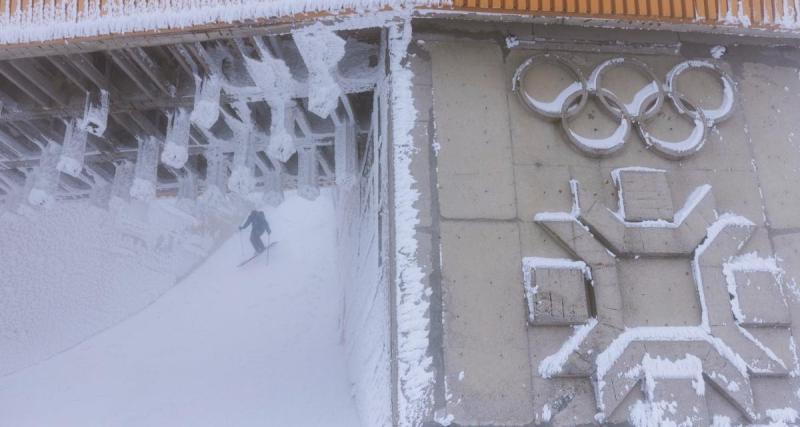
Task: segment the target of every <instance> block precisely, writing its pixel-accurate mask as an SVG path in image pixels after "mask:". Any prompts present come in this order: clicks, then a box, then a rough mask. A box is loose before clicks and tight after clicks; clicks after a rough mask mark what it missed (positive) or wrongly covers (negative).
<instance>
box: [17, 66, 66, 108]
mask: <svg viewBox="0 0 800 427" xmlns="http://www.w3.org/2000/svg"><path fill="white" fill-rule="evenodd" d="M10 63H11V65H12V66H13V67H14V68H16V69H17V71H19V72H20V73H21V74H22V75H23V76H24V77H25V78H26V79H27V80H28V81H30V82H31V83H33V84H34V85H35V86H36V87H37V88H38V89H39V90H41V91H42V92H44V93H45V94H46V95H47V96H48V97H49V98H50V99H52V100H53V101H55V102H56V104H57V105H66V104H67V97H66V95H65V94H64V92H63V91H61V90H59V88H58V87H56V85H55V82H53V79H52V78H50V77H48V76H46V75H44V74H42V72H40V71H39V70H38V69H37V68H36V66H35V65H34V63H33V60H30V59H25V60H20V61H11V62H10Z"/></svg>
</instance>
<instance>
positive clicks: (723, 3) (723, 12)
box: [717, 0, 728, 20]
mask: <svg viewBox="0 0 800 427" xmlns="http://www.w3.org/2000/svg"><path fill="white" fill-rule="evenodd" d="M717 4H718V5H719V17H720V20H724V19H725V16H727V15H728V0H718V3H717Z"/></svg>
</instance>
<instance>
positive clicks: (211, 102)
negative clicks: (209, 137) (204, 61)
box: [191, 74, 222, 129]
mask: <svg viewBox="0 0 800 427" xmlns="http://www.w3.org/2000/svg"><path fill="white" fill-rule="evenodd" d="M194 83H195V90H194V109H193V110H192V114H191V120H192V123H195V124H197V125H198V126H202V127H203V128H205V129H208V128H210V127H211V126H213V125H214V123H216V122H217V119H218V118H219V98H220V90H221V88H222V81H221V79H220V78H219V76H217V75H216V74H211V75H209V76H207V77H206V78H202V79H201V78H200V76H197V75H195V76H194Z"/></svg>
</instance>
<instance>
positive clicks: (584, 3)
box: [578, 0, 589, 13]
mask: <svg viewBox="0 0 800 427" xmlns="http://www.w3.org/2000/svg"><path fill="white" fill-rule="evenodd" d="M588 12H589V2H588V0H578V13H588Z"/></svg>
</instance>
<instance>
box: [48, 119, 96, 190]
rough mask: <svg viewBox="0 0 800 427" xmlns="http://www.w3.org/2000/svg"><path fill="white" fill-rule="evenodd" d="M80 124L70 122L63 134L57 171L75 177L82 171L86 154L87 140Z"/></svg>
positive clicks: (76, 121) (84, 130)
mask: <svg viewBox="0 0 800 427" xmlns="http://www.w3.org/2000/svg"><path fill="white" fill-rule="evenodd" d="M88 136H89V135H88V133H87V131H86V129H85V128H84V127H83V126H82V122H80V121H78V120H70V121H69V123H67V130H66V131H65V132H64V143H63V144H62V149H61V158H60V159H59V160H58V165H57V166H56V167H57V169H58V170H59V171H61V172H64V173H65V174H67V175H71V176H74V177H77V176H78V175H80V174H81V171H82V170H83V158H84V155H85V154H86V140H87V138H88Z"/></svg>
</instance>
